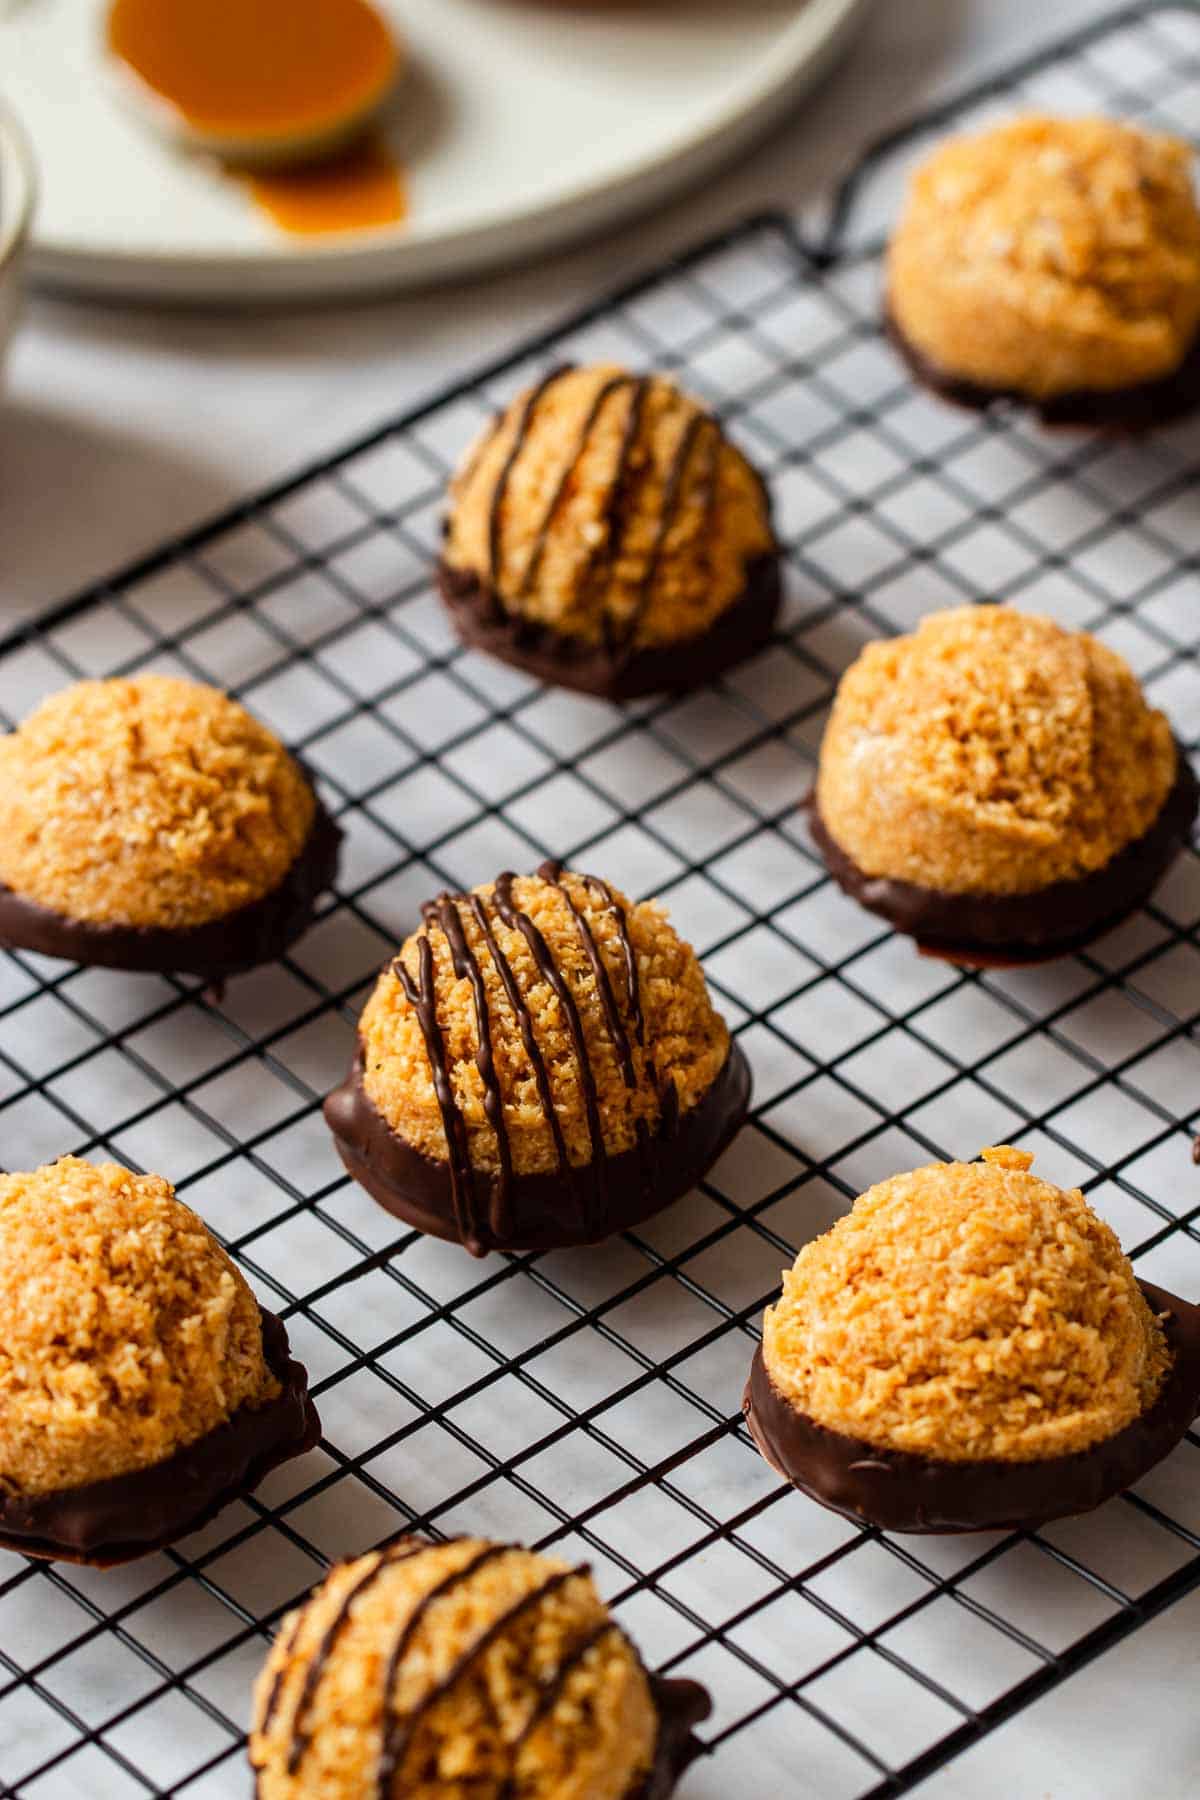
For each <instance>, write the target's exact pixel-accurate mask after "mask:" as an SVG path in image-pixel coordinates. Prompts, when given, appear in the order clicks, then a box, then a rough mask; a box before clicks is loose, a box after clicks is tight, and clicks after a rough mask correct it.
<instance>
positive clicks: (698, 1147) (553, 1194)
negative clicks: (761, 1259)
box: [325, 1043, 750, 1254]
mask: <svg viewBox="0 0 1200 1800" xmlns="http://www.w3.org/2000/svg"><path fill="white" fill-rule="evenodd" d="M363 1072H364V1069H363V1056H362V1050H361V1047H360V1049H359V1051H358V1052H357V1054H356V1056H355V1060H354V1063H353V1066H352V1067H351V1069H350V1072H349V1074H348V1076H347V1078H346V1080H345V1081H344V1082H343V1083H342V1085H341V1087H339V1088H336V1089H335V1090H334V1092H333V1093H332V1094H330V1096H329V1098H328V1099H327V1100H326V1102H325V1118H326V1122H327V1123H328V1125H329V1128H330V1130H331V1131H332V1133H333V1137H334V1141H335V1143H336V1145H337V1148H338V1153H339V1155H340V1156H341V1158H342V1161H343V1162H344V1163H345V1165H346V1168H347V1169H348V1170H349V1172H350V1174H351V1175H352V1176H353V1177H354V1179H355V1180H356V1181H358V1182H360V1183H361V1184H362V1186H363V1187H364V1188H366V1190H367V1192H368V1193H369V1194H371V1195H373V1196H374V1198H375V1199H376V1200H377V1201H378V1202H379V1204H380V1205H381V1206H383V1207H385V1208H386V1209H387V1211H388V1212H390V1213H392V1214H394V1215H395V1217H396V1218H398V1219H403V1220H404V1221H405V1223H406V1224H408V1225H411V1226H413V1227H415V1229H416V1230H418V1231H424V1232H428V1233H430V1234H431V1235H432V1236H434V1237H440V1238H447V1239H449V1240H450V1241H451V1242H452V1243H461V1242H463V1240H462V1238H461V1237H460V1236H459V1234H458V1231H457V1229H456V1227H455V1224H454V1217H453V1207H452V1204H451V1198H450V1192H449V1187H450V1177H449V1171H448V1169H447V1166H446V1162H445V1160H444V1159H440V1158H434V1157H427V1156H425V1155H424V1154H423V1153H422V1152H421V1151H420V1150H418V1149H416V1148H415V1147H414V1146H413V1145H412V1144H409V1143H407V1142H406V1141H405V1139H404V1138H403V1137H401V1136H400V1135H399V1134H398V1133H397V1132H396V1131H394V1130H393V1128H392V1126H391V1125H390V1124H389V1123H388V1121H387V1120H386V1119H385V1118H384V1117H383V1115H382V1113H380V1112H379V1111H378V1109H377V1108H376V1106H375V1103H374V1102H373V1100H372V1099H371V1097H370V1095H369V1094H368V1093H367V1091H366V1088H365V1087H364V1086H363ZM663 1093H664V1111H663V1114H662V1116H661V1117H660V1119H659V1122H658V1129H657V1131H656V1132H655V1133H654V1134H653V1136H651V1137H650V1139H649V1144H648V1148H647V1150H646V1152H645V1165H644V1164H643V1153H642V1152H641V1151H640V1150H639V1149H638V1147H637V1146H636V1145H635V1146H633V1147H631V1148H630V1149H628V1150H620V1151H617V1152H616V1153H615V1154H614V1155H612V1156H611V1157H609V1159H608V1165H607V1170H606V1174H607V1177H608V1180H607V1187H608V1201H607V1205H605V1206H603V1207H602V1206H600V1205H599V1204H598V1203H597V1201H596V1198H595V1188H596V1183H597V1176H596V1171H595V1170H594V1169H593V1168H592V1167H591V1166H590V1165H584V1166H581V1167H579V1168H573V1169H572V1170H571V1179H570V1180H569V1181H568V1180H566V1179H564V1176H563V1173H562V1171H560V1170H558V1169H551V1170H548V1171H546V1172H544V1173H537V1174H519V1173H518V1174H514V1176H513V1185H512V1195H511V1199H512V1218H511V1235H510V1237H509V1238H508V1239H506V1240H505V1241H504V1242H503V1243H499V1244H495V1245H487V1246H485V1245H482V1244H478V1243H468V1245H467V1247H468V1248H469V1249H471V1250H472V1251H473V1252H474V1253H475V1254H481V1253H482V1251H483V1250H484V1249H485V1248H493V1249H498V1250H550V1249H555V1248H560V1247H562V1246H564V1245H571V1244H590V1243H597V1242H599V1241H600V1239H601V1238H606V1237H611V1236H612V1235H613V1234H614V1233H615V1232H618V1231H627V1230H630V1229H632V1228H633V1227H634V1226H636V1225H639V1224H640V1223H641V1222H642V1221H643V1220H644V1219H648V1218H651V1217H652V1216H653V1215H654V1214H655V1213H658V1212H661V1211H662V1210H663V1208H664V1207H667V1206H669V1205H670V1204H671V1202H672V1201H673V1200H677V1199H678V1198H679V1197H680V1195H681V1194H686V1193H687V1191H688V1189H689V1188H691V1187H694V1186H695V1184H696V1182H698V1181H700V1180H702V1179H703V1177H704V1175H705V1174H706V1173H707V1172H708V1170H709V1169H710V1168H711V1167H712V1165H713V1163H714V1162H715V1161H716V1159H717V1158H718V1156H720V1154H721V1152H722V1151H723V1150H724V1149H725V1147H726V1145H727V1144H729V1142H730V1141H731V1140H732V1139H733V1137H734V1136H735V1135H736V1134H737V1132H738V1131H739V1130H740V1128H741V1126H742V1123H743V1121H744V1120H745V1117H746V1111H747V1107H748V1104H749V1098H750V1071H749V1068H748V1066H747V1063H746V1059H745V1057H744V1056H743V1054H742V1052H741V1050H740V1049H739V1048H738V1046H737V1044H736V1043H731V1045H730V1050H729V1055H728V1057H727V1058H726V1060H725V1063H724V1066H723V1067H722V1068H721V1069H720V1071H719V1072H718V1074H717V1075H716V1077H715V1078H714V1080H713V1082H712V1085H711V1086H710V1087H709V1088H708V1090H707V1091H706V1092H705V1093H704V1094H703V1095H702V1096H701V1098H700V1099H699V1100H698V1101H697V1102H696V1104H695V1105H694V1106H691V1107H689V1108H688V1109H687V1111H686V1112H684V1111H683V1110H682V1109H681V1108H680V1106H679V1104H678V1093H677V1090H676V1087H675V1084H674V1082H672V1081H668V1082H667V1083H665V1084H664V1090H663ZM647 1165H648V1168H649V1178H648V1179H646V1180H643V1168H644V1166H647ZM473 1179H474V1183H475V1192H476V1200H475V1213H476V1216H477V1217H480V1218H486V1217H487V1216H488V1211H489V1196H490V1193H491V1186H492V1183H493V1182H494V1180H495V1175H494V1173H492V1172H489V1171H487V1170H484V1169H476V1170H475V1171H474V1177H473Z"/></svg>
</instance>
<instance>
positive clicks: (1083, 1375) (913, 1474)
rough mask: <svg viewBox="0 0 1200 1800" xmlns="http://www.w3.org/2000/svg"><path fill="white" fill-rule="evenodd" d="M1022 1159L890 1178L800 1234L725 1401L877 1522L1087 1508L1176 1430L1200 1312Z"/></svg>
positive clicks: (822, 1487) (1075, 1194)
mask: <svg viewBox="0 0 1200 1800" xmlns="http://www.w3.org/2000/svg"><path fill="white" fill-rule="evenodd" d="M1032 1161H1033V1158H1032V1156H1031V1155H1029V1153H1028V1152H1025V1151H1020V1150H1013V1149H1010V1148H1008V1147H1005V1146H1001V1147H999V1148H997V1149H992V1150H985V1151H984V1152H983V1161H982V1162H981V1163H934V1164H933V1165H932V1166H931V1167H929V1168H925V1169H916V1170H914V1171H913V1172H912V1173H911V1174H907V1175H895V1176H893V1177H892V1178H891V1179H890V1180H888V1181H882V1182H880V1183H879V1184H878V1186H876V1187H873V1188H871V1189H869V1190H868V1192H867V1193H865V1194H863V1195H861V1196H860V1197H859V1198H858V1199H857V1200H856V1201H855V1203H854V1206H853V1207H852V1208H851V1210H850V1212H849V1214H848V1215H847V1216H846V1217H845V1218H843V1219H841V1220H839V1222H838V1223H837V1224H836V1225H835V1226H834V1227H833V1229H832V1231H829V1232H826V1234H825V1235H824V1236H823V1237H820V1238H817V1239H815V1240H814V1241H813V1242H812V1243H810V1244H806V1245H805V1247H804V1249H803V1250H801V1252H800V1254H799V1256H798V1257H797V1258H796V1262H795V1266H794V1268H792V1269H790V1270H788V1271H787V1272H786V1273H785V1274H784V1278H783V1294H782V1297H781V1299H780V1300H779V1302H778V1303H777V1304H776V1305H775V1306H773V1307H771V1308H769V1309H768V1311H767V1314H766V1317H765V1320H764V1327H763V1341H762V1346H761V1348H760V1349H759V1350H758V1352H757V1353H756V1355H755V1358H754V1363H753V1367H752V1369H751V1374H750V1381H749V1384H748V1386H747V1389H746V1397H745V1403H744V1404H745V1413H746V1419H747V1423H748V1424H749V1427H750V1430H751V1433H752V1435H753V1436H754V1438H755V1441H756V1442H757V1444H758V1447H759V1449H760V1450H761V1451H762V1453H763V1455H764V1456H765V1457H766V1459H767V1461H768V1462H769V1463H770V1464H771V1465H772V1467H773V1468H774V1469H776V1470H777V1471H778V1473H779V1474H780V1475H782V1476H783V1477H784V1479H785V1480H787V1481H790V1482H791V1483H792V1484H793V1486H795V1487H797V1488H800V1489H801V1490H802V1491H803V1492H804V1493H806V1494H808V1495H809V1496H810V1497H811V1498H812V1499H814V1500H819V1501H820V1502H821V1503H822V1505H824V1506H828V1507H831V1508H832V1509H833V1510H834V1511H835V1512H840V1513H844V1514H845V1515H846V1516H847V1517H848V1518H851V1519H855V1520H859V1521H861V1522H863V1523H865V1524H870V1525H877V1526H879V1527H880V1528H882V1529H883V1530H886V1531H914V1532H936V1531H985V1530H999V1529H1008V1528H1016V1527H1022V1526H1035V1525H1040V1524H1043V1523H1044V1522H1045V1521H1047V1520H1049V1519H1056V1518H1062V1517H1065V1516H1067V1515H1068V1514H1073V1513H1081V1512H1087V1511H1089V1510H1090V1509H1091V1508H1092V1507H1096V1506H1099V1505H1100V1504H1101V1503H1102V1502H1103V1501H1105V1500H1107V1499H1109V1498H1110V1497H1111V1496H1112V1495H1114V1494H1117V1493H1120V1492H1121V1491H1122V1490H1123V1489H1125V1488H1127V1487H1131V1486H1132V1485H1133V1484H1134V1483H1135V1482H1137V1481H1139V1480H1140V1479H1141V1478H1142V1476H1143V1475H1145V1474H1146V1473H1147V1471H1148V1470H1150V1469H1151V1468H1152V1467H1153V1466H1154V1465H1155V1464H1156V1463H1158V1462H1160V1461H1161V1460H1162V1458H1163V1457H1165V1456H1166V1455H1167V1454H1168V1453H1169V1452H1170V1451H1171V1450H1172V1449H1173V1448H1174V1446H1175V1445H1176V1444H1177V1443H1178V1442H1179V1440H1180V1439H1181V1438H1182V1436H1183V1434H1184V1432H1185V1431H1186V1430H1187V1429H1188V1427H1189V1426H1190V1425H1191V1423H1192V1421H1193V1419H1194V1418H1195V1417H1196V1414H1197V1411H1200V1308H1198V1307H1195V1306H1192V1305H1190V1304H1189V1303H1188V1302H1187V1301H1184V1300H1180V1299H1177V1298H1176V1297H1175V1296H1174V1295H1172V1294H1167V1293H1164V1292H1163V1291H1162V1289H1161V1288H1157V1287H1153V1286H1151V1284H1150V1283H1149V1282H1141V1283H1139V1282H1138V1281H1137V1279H1136V1277H1135V1275H1134V1272H1133V1268H1132V1266H1131V1265H1130V1263H1129V1261H1128V1259H1127V1258H1126V1257H1125V1256H1124V1255H1123V1254H1122V1252H1121V1247H1120V1245H1119V1243H1118V1242H1117V1239H1116V1236H1115V1234H1114V1233H1113V1231H1112V1230H1111V1229H1110V1227H1109V1226H1107V1225H1106V1224H1104V1223H1103V1222H1102V1221H1101V1220H1100V1219H1098V1218H1097V1217H1096V1215H1095V1214H1094V1213H1093V1212H1092V1211H1091V1209H1090V1207H1089V1206H1088V1205H1087V1202H1086V1201H1085V1200H1084V1198H1083V1195H1082V1194H1081V1193H1080V1192H1079V1191H1078V1189H1070V1190H1063V1189H1061V1188H1056V1187H1052V1186H1051V1185H1050V1184H1049V1183H1048V1182H1045V1181H1040V1180H1039V1179H1038V1178H1037V1177H1036V1176H1035V1175H1033V1174H1031V1172H1030V1165H1031V1163H1032Z"/></svg>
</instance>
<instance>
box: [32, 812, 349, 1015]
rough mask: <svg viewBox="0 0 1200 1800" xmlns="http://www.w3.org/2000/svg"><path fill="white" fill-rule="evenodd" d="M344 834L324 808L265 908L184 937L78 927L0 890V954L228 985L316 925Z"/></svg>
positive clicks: (83, 923) (164, 930)
mask: <svg viewBox="0 0 1200 1800" xmlns="http://www.w3.org/2000/svg"><path fill="white" fill-rule="evenodd" d="M341 841H342V831H341V828H340V826H338V825H336V824H335V823H334V821H333V820H332V819H331V818H330V816H329V814H328V812H326V810H325V808H324V806H323V805H322V804H321V802H320V800H318V801H317V806H316V812H315V813H314V815H313V822H312V827H311V829H310V831H309V834H308V837H307V838H306V840H305V842H304V845H303V848H302V849H301V851H300V854H299V855H298V856H297V858H296V860H295V862H294V863H293V864H292V866H291V868H290V869H289V870H288V872H287V874H286V875H285V876H284V878H283V880H282V881H281V882H280V884H279V886H278V887H276V888H273V889H272V890H271V892H270V893H269V894H264V895H263V896H262V898H261V899H260V900H252V901H251V902H250V903H249V905H247V906H240V907H238V909H237V910H236V912H231V913H226V914H225V915H224V916H223V917H222V918H217V919H210V920H207V921H206V922H205V923H204V924H203V925H189V926H186V927H183V928H180V929H178V930H172V929H171V928H169V927H166V926H157V925H110V924H105V923H101V922H97V921H95V920H90V919H72V918H68V917H67V916H66V915H65V914H63V913H57V912H53V911H52V910H51V909H50V908H49V907H47V906H41V905H39V903H38V902H37V901H36V900H30V899H27V898H26V897H25V896H24V895H22V894H18V893H15V892H14V890H13V889H12V888H10V887H7V886H6V885H5V884H4V883H3V882H0V948H3V949H6V950H36V951H38V952H40V954H41V955H43V956H61V957H64V958H65V959H66V960H67V961H68V962H77V963H82V964H85V965H88V966H91V967H94V968H103V969H130V970H134V971H137V972H139V973H150V974H177V975H200V976H205V977H207V978H208V979H210V980H214V981H217V980H222V979H224V978H225V977H226V976H229V975H241V974H244V973H245V971H246V970H247V969H253V968H257V966H258V965H259V964H260V963H265V962H273V961H274V959H275V958H276V957H277V956H282V955H283V953H284V951H285V950H287V949H289V948H290V946H291V945H292V944H294V943H295V942H296V940H297V939H298V938H300V937H302V936H303V935H304V933H305V932H306V931H307V930H308V927H309V925H310V924H311V923H312V916H313V906H314V903H315V901H316V899H317V897H318V895H320V894H321V893H323V892H324V890H325V889H326V888H327V887H330V886H331V885H332V883H333V880H334V878H335V876H336V874H337V865H338V849H339V846H340V844H341Z"/></svg>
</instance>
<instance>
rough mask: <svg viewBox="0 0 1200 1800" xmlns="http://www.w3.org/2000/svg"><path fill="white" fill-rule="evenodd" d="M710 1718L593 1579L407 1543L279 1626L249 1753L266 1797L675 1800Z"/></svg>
mask: <svg viewBox="0 0 1200 1800" xmlns="http://www.w3.org/2000/svg"><path fill="white" fill-rule="evenodd" d="M708 1711H709V1701H708V1696H707V1695H706V1694H705V1692H704V1690H703V1689H702V1688H700V1687H698V1686H697V1685H696V1684H695V1683H694V1682H682V1681H674V1682H667V1681H659V1680H656V1679H654V1678H653V1677H650V1676H648V1675H647V1674H646V1671H645V1669H644V1668H643V1666H642V1663H641V1660H640V1658H639V1657H638V1654H637V1652H636V1650H635V1649H634V1648H633V1646H632V1644H631V1643H630V1642H629V1639H628V1638H627V1637H626V1636H625V1634H624V1632H623V1631H622V1630H621V1628H620V1626H619V1625H617V1624H616V1623H615V1621H614V1620H613V1619H612V1618H611V1617H610V1615H609V1612H608V1609H607V1608H606V1607H605V1606H604V1604H603V1602H602V1601H601V1600H600V1598H599V1596H598V1594H597V1593H596V1589H595V1586H594V1585H593V1582H592V1579H591V1576H590V1575H589V1573H588V1571H587V1569H586V1568H573V1567H572V1566H571V1565H570V1564H569V1563H566V1562H561V1561H559V1560H558V1559H557V1558H555V1557H550V1556H539V1555H535V1554H534V1553H533V1552H532V1551H530V1550H524V1549H522V1548H520V1547H519V1546H517V1545H511V1544H492V1543H487V1542H485V1541H483V1540H482V1539H478V1538H458V1539H454V1540H452V1541H451V1542H449V1543H444V1544H429V1543H425V1542H422V1541H421V1540H419V1539H416V1538H407V1539H402V1540H401V1541H400V1542H398V1543H397V1544H395V1545H393V1546H392V1547H390V1548H389V1549H386V1550H382V1551H372V1552H371V1553H370V1554H369V1555H367V1556H361V1557H359V1558H357V1559H356V1560H355V1561H353V1562H348V1563H342V1564H340V1565H338V1566H337V1567H335V1568H333V1569H332V1570H331V1571H330V1573H329V1574H328V1576H327V1577H326V1579H325V1581H324V1582H323V1583H322V1585H321V1586H320V1587H319V1588H317V1589H316V1591H315V1592H314V1593H313V1594H312V1595H311V1596H310V1598H309V1599H308V1600H307V1601H306V1602H305V1604H304V1605H303V1606H301V1607H300V1608H299V1609H298V1610H297V1611H296V1612H293V1613H291V1614H290V1615H289V1616H288V1617H287V1618H286V1619H285V1620H284V1621H283V1623H282V1625H281V1626H280V1630H279V1635H278V1637H277V1638H276V1640H275V1643H274V1646H273V1647H272V1650H271V1654H270V1656H269V1657H268V1659H267V1662H266V1665H265V1667H264V1669H263V1672H262V1675H261V1676H260V1678H259V1681H258V1684H257V1687H256V1690H255V1697H254V1721H253V1725H252V1728H251V1733H250V1760H251V1763H252V1764H253V1766H254V1768H255V1770H256V1773H257V1792H258V1795H259V1797H260V1800H307V1797H308V1796H312V1797H313V1800H318V1797H319V1800H362V1796H364V1795H370V1794H378V1795H388V1794H393V1793H395V1794H400V1793H404V1794H410V1793H411V1794H414V1795H415V1794H418V1793H419V1794H421V1795H422V1796H425V1797H426V1800H502V1797H504V1796H512V1797H513V1800H515V1797H516V1796H517V1795H520V1797H521V1800H641V1797H642V1796H644V1795H645V1796H650V1795H653V1796H654V1800H665V1796H666V1795H668V1794H669V1793H670V1791H671V1790H672V1788H673V1787H674V1785H675V1779H676V1777H677V1776H678V1774H679V1773H680V1771H681V1770H682V1769H683V1768H684V1767H685V1766H686V1764H687V1763H688V1761H690V1760H691V1757H692V1756H693V1755H694V1754H695V1753H696V1751H697V1749H698V1748H699V1746H698V1745H697V1744H696V1742H695V1740H694V1739H693V1738H692V1736H691V1727H692V1726H693V1725H694V1724H695V1723H696V1722H698V1721H699V1720H700V1719H702V1718H704V1717H705V1716H706V1714H707V1713H708Z"/></svg>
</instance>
